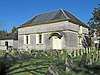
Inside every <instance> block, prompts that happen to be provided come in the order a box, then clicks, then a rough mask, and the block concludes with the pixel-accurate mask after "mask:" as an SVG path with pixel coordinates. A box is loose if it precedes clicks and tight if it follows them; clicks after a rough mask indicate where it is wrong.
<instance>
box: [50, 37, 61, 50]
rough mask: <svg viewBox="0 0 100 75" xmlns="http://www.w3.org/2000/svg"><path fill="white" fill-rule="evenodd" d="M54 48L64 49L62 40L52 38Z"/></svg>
mask: <svg viewBox="0 0 100 75" xmlns="http://www.w3.org/2000/svg"><path fill="white" fill-rule="evenodd" d="M52 47H53V49H62V45H61V39H59V38H58V37H57V36H53V37H52Z"/></svg>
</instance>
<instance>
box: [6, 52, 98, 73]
mask: <svg viewBox="0 0 100 75" xmlns="http://www.w3.org/2000/svg"><path fill="white" fill-rule="evenodd" d="M93 53H94V54H95V52H93ZM91 54H92V53H89V54H88V55H87V58H88V59H89V58H90V56H91ZM13 55H14V54H13ZM64 55H65V56H66V55H67V53H66V52H64ZM81 57H82V56H81V55H80V56H76V57H72V60H73V69H72V71H69V72H66V71H65V67H66V65H65V61H64V60H62V59H61V58H62V57H61V55H60V54H59V60H53V58H54V56H53V54H51V55H48V56H44V55H43V54H42V56H41V57H37V58H32V57H31V55H30V54H28V53H26V55H25V56H23V58H24V59H21V60H15V61H14V62H5V64H9V63H10V64H9V65H10V67H9V68H8V69H7V70H6V73H7V74H10V75H46V74H47V72H48V68H49V67H50V66H53V68H54V69H55V70H56V71H57V72H58V73H59V75H100V72H99V71H100V59H99V60H98V62H95V63H94V64H93V65H91V66H88V65H87V66H85V67H84V68H80V67H79V62H80V60H81Z"/></svg>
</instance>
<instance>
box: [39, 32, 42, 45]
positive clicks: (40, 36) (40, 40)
mask: <svg viewBox="0 0 100 75" xmlns="http://www.w3.org/2000/svg"><path fill="white" fill-rule="evenodd" d="M39 43H42V35H41V34H39Z"/></svg>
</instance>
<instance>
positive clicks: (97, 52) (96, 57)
mask: <svg viewBox="0 0 100 75" xmlns="http://www.w3.org/2000/svg"><path fill="white" fill-rule="evenodd" d="M98 57H99V56H98V51H96V61H98Z"/></svg>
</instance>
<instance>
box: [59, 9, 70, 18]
mask: <svg viewBox="0 0 100 75" xmlns="http://www.w3.org/2000/svg"><path fill="white" fill-rule="evenodd" d="M60 10H61V12H62V13H63V14H64V16H65V17H66V18H67V19H69V17H67V15H66V13H65V11H64V9H60Z"/></svg>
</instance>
